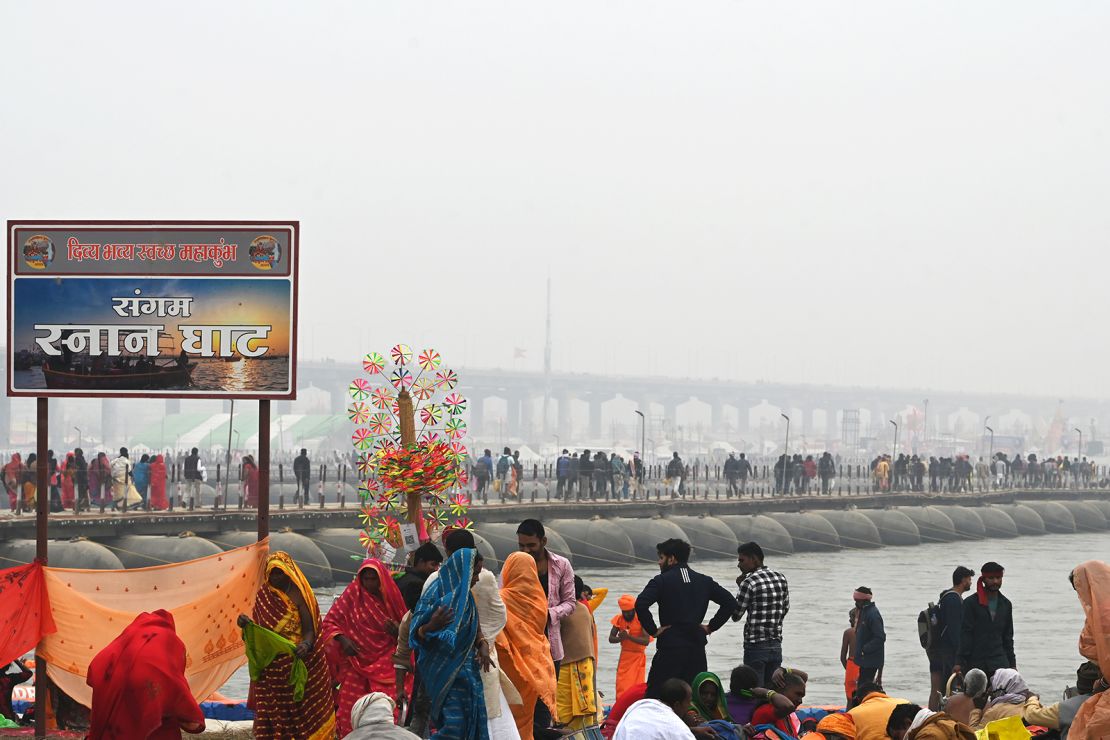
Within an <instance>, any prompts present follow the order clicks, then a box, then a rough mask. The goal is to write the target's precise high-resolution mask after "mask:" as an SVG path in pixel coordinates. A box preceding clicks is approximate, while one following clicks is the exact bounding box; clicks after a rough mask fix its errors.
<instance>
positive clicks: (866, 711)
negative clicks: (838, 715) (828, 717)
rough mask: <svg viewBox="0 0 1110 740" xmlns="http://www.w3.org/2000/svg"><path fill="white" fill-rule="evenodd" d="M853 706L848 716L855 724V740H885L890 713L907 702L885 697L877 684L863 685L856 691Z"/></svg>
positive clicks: (881, 688)
mask: <svg viewBox="0 0 1110 740" xmlns="http://www.w3.org/2000/svg"><path fill="white" fill-rule="evenodd" d="M853 704H854V706H853V707H852V708H851V709H849V710H848V716H850V717H851V718H852V721H853V722H855V725H856V740H887V734H886V725H887V722H888V721H889V720H890V713H891V711H892V710H893V709H894V707H896V706H898V705H899V704H909V702H908V701H907V700H905V699H895V698H894V697H891V696H887V695H886V694H885V693H884V692H883V687H882V686H880V685H878V684H877V683H863V684H860V687H859V688H858V689H856V695H855V696H854V697H853Z"/></svg>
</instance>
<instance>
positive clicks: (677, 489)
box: [667, 452, 686, 498]
mask: <svg viewBox="0 0 1110 740" xmlns="http://www.w3.org/2000/svg"><path fill="white" fill-rule="evenodd" d="M685 474H686V465H684V464H683V462H682V458H681V457H679V456H678V453H677V452H676V453H674V457H672V458H671V461H670V462H669V463H667V477H668V478H669V479H670V481H671V498H678V494H680V493H684V490H683V488H682V478H683V476H684V475H685Z"/></svg>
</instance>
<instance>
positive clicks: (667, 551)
mask: <svg viewBox="0 0 1110 740" xmlns="http://www.w3.org/2000/svg"><path fill="white" fill-rule="evenodd" d="M655 549H656V552H657V553H658V555H659V570H660V571H662V572H661V573H660V574H659V575H657V576H655V578H652V579H651V581H649V582H648V585H647V586H645V587H644V590H643V591H642V592H641V593H640V595H639V596H637V597H636V616H638V617H639V618H640V624H641V626H643V628H644V631H645V632H647V633H648V634H649V635H651V636H652V637H654V638H655V639H656V640H657V642H656V647H655V657H654V658H653V659H652V661H651V671H650V672H649V673H648V680H647V683H648V691H647V698H649V699H654V698H659V691H660V689H661V687H662V686H663V683H664V682H666V681H667V679H670V678H681V679H682V680H683V681H686V682H687V683H689V682H690V681H693V680H694V677H695V676H696V675H698V674H699V673H702V672H704V671H705V670H706V660H705V645H706V643H708V642H709V635H711V634H713V633H714V632H716V631H717V630H719V629H720V628H721V627H722V626H723V625H724V624H725V622H727V621H728V620H729V618H730V617H731V616H732V614H733V612H735V611H736V610H737V608H738V607H737V604H736V599H734V598H733V597H732V594H730V593H729V592H728V591H727V590H726V589H725V588H724V587H723V586H721V585H720V584H719V583H717V582H716V581H714V580H713V579H712V578H710V577H709V576H706V575H702V574H701V573H696V572H694V571H693V570H691V569H690V567H689V566H688V565H687V564H686V563H687V561H688V560H689V559H690V544H689V543H688V542H684V541H682V540H679V539H670V540H667V541H666V542H660V543H659V544H658V545H656V546H655ZM710 601H712V602H714V603H716V604H717V605H718V606H719V607H720V608H719V609H718V610H717V613H716V614H715V615H714V616H713V619H711V620H710V621H709V623H708V624H702V620H703V619H705V614H706V612H707V611H709V602H710ZM654 604H659V623H660V625H661V626H659V627H656V626H655V618H654V617H653V616H652V614H651V607H652V605H654Z"/></svg>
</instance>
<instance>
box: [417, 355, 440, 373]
mask: <svg viewBox="0 0 1110 740" xmlns="http://www.w3.org/2000/svg"><path fill="white" fill-rule="evenodd" d="M442 362H443V358H442V357H440V355H439V352H436V351H435V350H434V349H426V350H424V351H423V352H421V353H420V356H419V357H417V358H416V363H417V364H418V365H419V366H420V369H421V370H423V371H425V372H430V371H432V370H435V369H437V368H438V367H439V366H440V364H442Z"/></svg>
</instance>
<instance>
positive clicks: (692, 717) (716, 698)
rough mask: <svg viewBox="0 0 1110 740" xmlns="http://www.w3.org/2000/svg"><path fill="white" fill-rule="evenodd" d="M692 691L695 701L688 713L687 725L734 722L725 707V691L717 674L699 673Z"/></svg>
mask: <svg viewBox="0 0 1110 740" xmlns="http://www.w3.org/2000/svg"><path fill="white" fill-rule="evenodd" d="M692 689H693V691H692V693H693V701H692V702H691V703H690V708H689V710H688V711H687V713H686V720H687V724H690V725H700V724H702V723H704V722H712V721H713V720H715V719H723V720H726V721H728V722H732V716H731V715H730V714H729V713H728V707H727V706H726V705H725V689H724V686H722V685H721V679H719V678H717V674H715V673H699V674H698V675H697V676H695V677H694V683H693V686H692Z"/></svg>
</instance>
